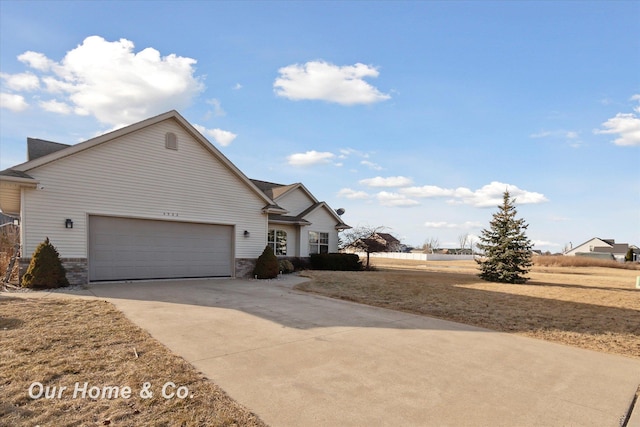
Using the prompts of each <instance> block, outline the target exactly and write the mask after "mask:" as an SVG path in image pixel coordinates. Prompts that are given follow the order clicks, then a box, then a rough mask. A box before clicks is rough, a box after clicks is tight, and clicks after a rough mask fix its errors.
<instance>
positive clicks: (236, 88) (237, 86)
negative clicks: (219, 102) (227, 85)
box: [232, 83, 242, 90]
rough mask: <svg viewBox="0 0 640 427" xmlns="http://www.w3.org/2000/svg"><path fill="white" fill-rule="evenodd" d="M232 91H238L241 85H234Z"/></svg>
mask: <svg viewBox="0 0 640 427" xmlns="http://www.w3.org/2000/svg"><path fill="white" fill-rule="evenodd" d="M232 89H233V90H240V89H242V85H241V84H240V83H236V84H235V86H234V87H233V88H232Z"/></svg>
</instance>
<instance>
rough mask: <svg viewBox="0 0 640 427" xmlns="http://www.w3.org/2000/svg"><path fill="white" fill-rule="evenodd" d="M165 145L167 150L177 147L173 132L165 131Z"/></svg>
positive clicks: (176, 139) (176, 138)
mask: <svg viewBox="0 0 640 427" xmlns="http://www.w3.org/2000/svg"><path fill="white" fill-rule="evenodd" d="M164 142H165V147H167V148H168V149H169V150H177V149H178V137H177V136H176V134H175V133H173V132H167V134H166V135H165V136H164Z"/></svg>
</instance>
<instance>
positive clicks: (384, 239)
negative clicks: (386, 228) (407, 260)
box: [345, 231, 403, 252]
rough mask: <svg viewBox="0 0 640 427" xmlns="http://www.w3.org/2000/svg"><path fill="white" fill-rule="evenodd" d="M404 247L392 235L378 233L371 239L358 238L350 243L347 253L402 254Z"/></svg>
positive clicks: (370, 236)
mask: <svg viewBox="0 0 640 427" xmlns="http://www.w3.org/2000/svg"><path fill="white" fill-rule="evenodd" d="M356 237H357V236H356ZM402 247H403V245H402V244H401V243H400V240H398V239H396V238H395V237H394V236H392V235H391V234H389V233H380V232H377V231H376V232H373V234H371V235H369V237H366V238H358V239H356V240H355V241H353V242H352V243H350V244H349V245H348V247H346V248H345V252H358V251H365V252H402Z"/></svg>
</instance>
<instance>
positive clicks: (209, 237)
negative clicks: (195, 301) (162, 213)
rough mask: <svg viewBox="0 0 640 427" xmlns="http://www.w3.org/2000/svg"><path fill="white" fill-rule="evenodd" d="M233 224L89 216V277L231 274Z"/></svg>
mask: <svg viewBox="0 0 640 427" xmlns="http://www.w3.org/2000/svg"><path fill="white" fill-rule="evenodd" d="M232 235H233V227H232V226H228V225H210V224H193V223H184V222H173V221H152V220H143V219H132V218H114V217H102V216H90V217H89V280H91V281H100V280H128V279H169V278H183V277H224V276H231V272H232V269H231V263H232V259H233V255H232Z"/></svg>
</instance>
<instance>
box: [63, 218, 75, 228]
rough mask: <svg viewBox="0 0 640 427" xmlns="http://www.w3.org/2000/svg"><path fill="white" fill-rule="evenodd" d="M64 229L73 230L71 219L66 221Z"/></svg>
mask: <svg viewBox="0 0 640 427" xmlns="http://www.w3.org/2000/svg"><path fill="white" fill-rule="evenodd" d="M64 228H73V221H71V220H70V219H69V218H67V219H65V220H64Z"/></svg>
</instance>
